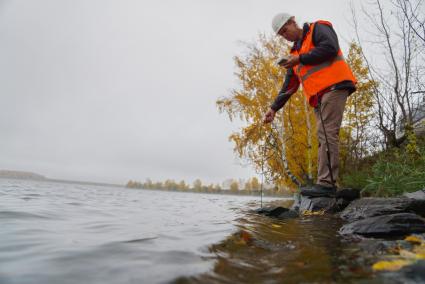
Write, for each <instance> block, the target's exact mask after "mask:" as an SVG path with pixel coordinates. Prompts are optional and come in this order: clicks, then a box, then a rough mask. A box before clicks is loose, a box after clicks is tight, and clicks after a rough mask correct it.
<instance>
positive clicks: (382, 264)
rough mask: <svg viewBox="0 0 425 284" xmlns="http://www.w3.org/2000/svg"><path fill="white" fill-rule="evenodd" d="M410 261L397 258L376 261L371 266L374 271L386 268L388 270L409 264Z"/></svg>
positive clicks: (395, 269)
mask: <svg viewBox="0 0 425 284" xmlns="http://www.w3.org/2000/svg"><path fill="white" fill-rule="evenodd" d="M411 263H412V261H408V260H404V259H397V260H392V261H378V262H377V263H375V264H374V265H373V266H372V269H373V270H375V271H380V270H388V271H397V270H399V269H401V268H402V267H404V266H406V265H409V264H411Z"/></svg>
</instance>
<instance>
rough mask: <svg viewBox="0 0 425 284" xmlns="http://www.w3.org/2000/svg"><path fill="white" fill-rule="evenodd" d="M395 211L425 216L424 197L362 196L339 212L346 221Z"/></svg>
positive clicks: (394, 212)
mask: <svg viewBox="0 0 425 284" xmlns="http://www.w3.org/2000/svg"><path fill="white" fill-rule="evenodd" d="M396 213H415V214H417V215H420V216H425V199H424V200H419V199H417V200H416V199H410V198H404V197H402V198H362V199H357V200H354V201H353V202H351V203H350V205H348V206H347V208H345V209H344V211H342V212H341V213H340V217H341V218H342V219H344V220H346V221H348V222H353V221H356V220H362V219H366V218H370V217H375V216H381V215H389V214H396Z"/></svg>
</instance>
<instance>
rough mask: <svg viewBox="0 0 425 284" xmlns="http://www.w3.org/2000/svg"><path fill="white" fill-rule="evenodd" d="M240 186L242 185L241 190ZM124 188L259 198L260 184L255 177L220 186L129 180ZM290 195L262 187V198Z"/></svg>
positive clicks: (198, 182) (268, 186)
mask: <svg viewBox="0 0 425 284" xmlns="http://www.w3.org/2000/svg"><path fill="white" fill-rule="evenodd" d="M241 184H243V188H242V186H241ZM125 187H126V188H133V189H148V190H161V191H178V192H191V193H210V194H231V195H248V196H259V195H260V191H261V184H260V183H259V181H258V179H257V178H256V177H253V178H251V179H249V180H248V181H246V182H241V181H237V180H234V179H233V180H227V181H226V182H224V183H223V184H222V185H219V184H209V185H204V184H203V183H202V181H201V180H200V179H197V180H195V181H194V182H193V185H192V186H191V185H190V184H188V183H186V182H185V181H184V180H181V181H180V182H175V181H174V180H170V179H168V180H166V181H165V182H161V181H158V182H153V181H152V180H150V179H147V180H146V181H145V182H144V183H142V182H138V181H133V180H130V181H129V182H128V183H127V184H126V186H125ZM292 194H293V193H292V192H291V191H286V190H283V189H279V188H278V187H271V186H270V185H267V186H266V187H263V196H270V197H288V198H292Z"/></svg>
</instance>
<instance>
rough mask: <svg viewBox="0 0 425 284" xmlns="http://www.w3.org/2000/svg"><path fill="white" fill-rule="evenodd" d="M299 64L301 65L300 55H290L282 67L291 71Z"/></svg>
mask: <svg viewBox="0 0 425 284" xmlns="http://www.w3.org/2000/svg"><path fill="white" fill-rule="evenodd" d="M298 64H300V57H299V56H298V55H290V56H289V58H288V60H287V61H286V62H285V63H283V64H282V66H283V67H285V68H286V69H289V68H292V67H294V66H295V65H298Z"/></svg>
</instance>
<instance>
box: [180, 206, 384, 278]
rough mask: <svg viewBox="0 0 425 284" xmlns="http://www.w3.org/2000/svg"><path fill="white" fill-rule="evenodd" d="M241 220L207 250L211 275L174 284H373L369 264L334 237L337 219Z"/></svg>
mask: <svg viewBox="0 0 425 284" xmlns="http://www.w3.org/2000/svg"><path fill="white" fill-rule="evenodd" d="M284 205H286V206H289V204H284ZM244 215H245V216H246V217H244V218H240V219H238V223H237V226H238V227H239V230H238V231H237V232H236V233H234V234H232V235H230V236H229V237H227V238H226V239H225V240H224V241H222V242H220V243H218V244H215V245H212V246H210V247H209V251H210V252H211V253H213V254H214V255H216V262H215V265H214V269H213V271H211V272H209V273H205V274H202V275H199V276H197V277H191V278H180V279H178V280H176V283H346V282H348V283H350V282H352V281H361V280H370V281H372V277H373V274H372V271H371V269H370V264H371V263H372V261H373V260H372V259H371V258H370V257H369V256H368V255H365V253H364V251H362V250H361V249H360V248H359V247H358V246H357V244H356V243H352V242H351V241H350V240H347V239H343V238H342V237H340V236H339V235H338V233H337V231H338V229H339V227H340V225H341V223H340V220H339V219H338V218H336V217H334V216H309V217H301V218H296V219H288V220H277V219H272V218H269V217H265V216H261V215H258V214H255V213H252V212H246V214H244ZM368 283H369V281H368ZM374 283H379V282H374Z"/></svg>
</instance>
